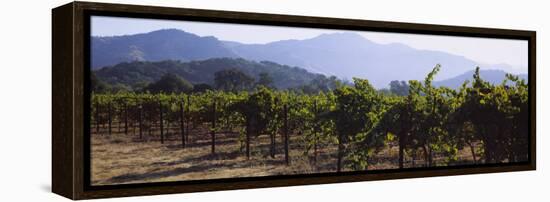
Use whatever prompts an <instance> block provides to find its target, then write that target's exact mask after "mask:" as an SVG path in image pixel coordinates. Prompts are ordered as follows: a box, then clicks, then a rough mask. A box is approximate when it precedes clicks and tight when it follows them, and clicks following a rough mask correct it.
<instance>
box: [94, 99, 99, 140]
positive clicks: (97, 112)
mask: <svg viewBox="0 0 550 202" xmlns="http://www.w3.org/2000/svg"><path fill="white" fill-rule="evenodd" d="M99 123H100V121H99V102H98V101H96V102H95V132H96V133H97V134H99V125H100V124H99Z"/></svg>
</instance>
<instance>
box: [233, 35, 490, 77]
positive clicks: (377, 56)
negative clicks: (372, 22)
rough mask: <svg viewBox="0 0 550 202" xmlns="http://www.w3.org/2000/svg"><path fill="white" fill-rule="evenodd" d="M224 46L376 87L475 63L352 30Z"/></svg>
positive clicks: (243, 54)
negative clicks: (364, 80)
mask: <svg viewBox="0 0 550 202" xmlns="http://www.w3.org/2000/svg"><path fill="white" fill-rule="evenodd" d="M228 47H232V49H233V51H234V52H235V53H236V54H238V55H240V56H241V57H244V58H248V59H253V60H270V61H275V62H278V63H282V64H287V65H293V66H300V67H303V68H305V69H307V70H308V71H312V72H319V73H324V74H329V75H336V76H338V77H340V78H347V79H351V78H352V77H360V78H367V79H369V81H371V83H373V84H374V85H375V86H376V87H379V88H380V87H385V86H386V85H387V84H388V83H389V82H390V81H391V80H411V79H418V80H419V79H423V78H424V77H425V76H426V75H427V74H428V72H430V71H431V70H432V68H433V67H434V66H435V65H436V64H441V65H442V69H441V71H440V73H439V74H438V75H437V79H447V78H452V77H454V76H457V75H460V74H461V73H464V72H465V71H468V70H470V69H474V68H475V67H476V66H478V65H479V64H478V63H477V62H475V61H472V60H470V59H467V58H465V57H462V56H458V55H453V54H449V53H445V52H441V51H428V50H418V49H414V48H411V47H409V46H406V45H403V44H399V43H394V44H378V43H374V42H372V41H369V40H368V39H366V38H364V37H362V36H361V35H358V34H354V33H335V34H323V35H320V36H318V37H315V38H312V39H306V40H285V41H277V42H273V43H268V44H253V45H247V44H242V45H236V44H231V45H230V46H228ZM484 67H490V66H484Z"/></svg>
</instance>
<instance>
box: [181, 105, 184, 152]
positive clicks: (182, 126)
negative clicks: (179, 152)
mask: <svg viewBox="0 0 550 202" xmlns="http://www.w3.org/2000/svg"><path fill="white" fill-rule="evenodd" d="M183 107H184V105H183V100H182V101H181V102H180V130H181V147H182V148H185V124H184V121H185V112H184V108H183Z"/></svg>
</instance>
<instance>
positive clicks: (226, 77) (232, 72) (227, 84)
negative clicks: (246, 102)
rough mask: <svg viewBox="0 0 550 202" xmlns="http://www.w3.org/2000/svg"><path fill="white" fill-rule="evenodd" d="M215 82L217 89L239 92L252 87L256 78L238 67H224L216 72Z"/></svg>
mask: <svg viewBox="0 0 550 202" xmlns="http://www.w3.org/2000/svg"><path fill="white" fill-rule="evenodd" d="M214 83H215V86H216V88H217V89H220V90H223V91H230V92H237V91H243V90H249V89H250V88H252V86H253V84H254V78H252V77H251V76H248V75H247V74H245V73H244V72H241V71H239V70H237V69H224V70H221V71H218V72H216V73H214Z"/></svg>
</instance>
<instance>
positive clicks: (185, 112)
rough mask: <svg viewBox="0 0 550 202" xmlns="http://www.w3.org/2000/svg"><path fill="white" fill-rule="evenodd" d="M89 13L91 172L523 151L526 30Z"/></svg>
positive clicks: (440, 162)
mask: <svg viewBox="0 0 550 202" xmlns="http://www.w3.org/2000/svg"><path fill="white" fill-rule="evenodd" d="M90 26H91V27H90V36H89V37H90V56H89V57H90V68H91V69H90V70H91V71H90V75H89V76H90V89H89V90H90V95H91V96H90V99H91V100H90V106H88V107H89V109H90V113H89V115H90V117H89V120H90V122H89V123H88V124H89V127H88V128H89V134H90V135H89V138H90V152H91V154H90V166H91V167H90V178H91V179H90V182H91V185H93V186H101V185H119V184H136V183H157V182H175V181H196V180H211V179H229V178H243V177H262V176H286V175H304V174H318V173H340V172H353V171H364V172H366V173H368V172H369V171H379V170H398V171H399V170H407V169H411V168H450V167H457V166H482V165H490V164H503V165H506V164H512V163H518V162H527V161H528V160H529V104H528V103H529V100H528V97H529V96H528V82H527V81H528V41H527V40H512V39H494V38H477V37H459V36H440V35H426V34H406V33H395V32H372V31H355V30H337V29H318V28H302V27H285V26H265V25H247V24H230V23H212V22H196V21H181V20H159V19H142V18H125V17H108V16H92V17H91V25H90Z"/></svg>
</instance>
